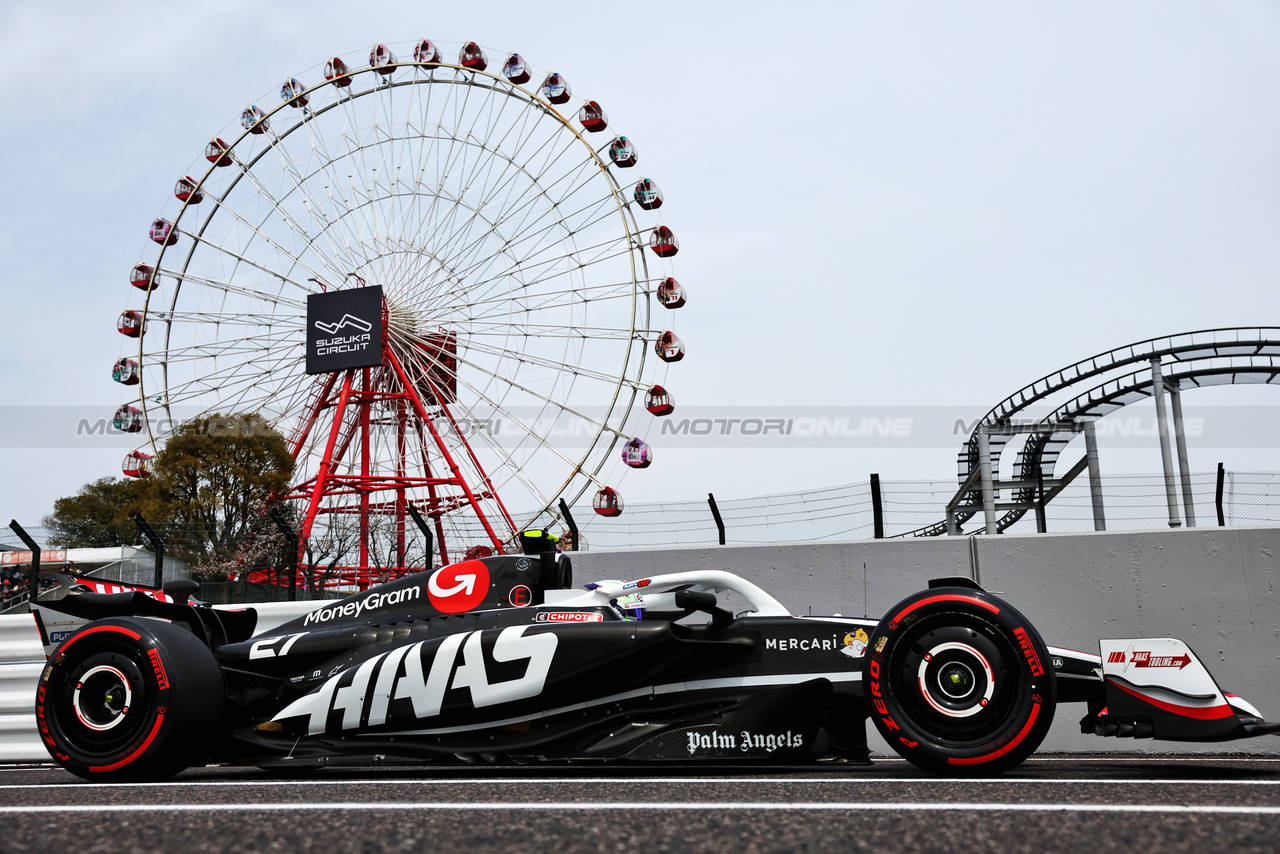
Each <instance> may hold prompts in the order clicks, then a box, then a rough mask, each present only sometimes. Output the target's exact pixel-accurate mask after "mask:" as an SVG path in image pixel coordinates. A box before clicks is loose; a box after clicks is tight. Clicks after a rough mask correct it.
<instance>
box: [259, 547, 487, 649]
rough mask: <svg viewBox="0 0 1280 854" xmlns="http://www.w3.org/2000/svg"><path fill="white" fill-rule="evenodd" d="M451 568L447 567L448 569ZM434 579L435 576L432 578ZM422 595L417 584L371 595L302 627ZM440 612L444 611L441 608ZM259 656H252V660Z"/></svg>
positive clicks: (317, 614)
mask: <svg viewBox="0 0 1280 854" xmlns="http://www.w3.org/2000/svg"><path fill="white" fill-rule="evenodd" d="M482 565H483V564H482ZM448 568H449V567H445V569H448ZM432 577H433V578H434V577H435V576H432ZM421 595H422V586H421V585H418V584H415V585H413V586H412V587H401V588H400V589H399V590H388V591H386V592H385V593H370V594H369V595H368V596H366V597H364V598H363V599H356V600H355V601H352V602H345V603H343V604H339V605H330V606H328V607H327V608H317V609H315V610H314V611H312V612H311V613H309V614H307V616H306V618H305V619H304V620H303V621H302V625H304V626H311V625H317V624H319V623H327V622H329V621H330V620H335V619H340V620H354V619H356V618H358V617H359V616H360V615H361V614H363V613H365V612H366V611H376V610H378V609H379V608H386V607H389V606H392V605H400V604H403V603H405V602H412V601H413V600H414V599H417V598H418V597H419V596H421ZM440 610H444V609H443V608H441V609H440ZM255 657H257V656H253V655H251V656H250V658H255Z"/></svg>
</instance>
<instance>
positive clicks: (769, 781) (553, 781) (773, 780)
mask: <svg viewBox="0 0 1280 854" xmlns="http://www.w3.org/2000/svg"><path fill="white" fill-rule="evenodd" d="M592 783H597V784H600V785H606V786H612V785H617V784H619V783H634V784H652V783H661V784H663V785H681V786H696V785H712V786H714V785H719V784H722V783H734V784H742V783H760V784H762V785H771V786H772V785H778V784H791V783H801V784H810V785H816V784H823V785H825V784H829V783H842V784H849V783H858V784H862V783H895V784H898V783H917V784H918V783H943V784H951V785H955V784H961V785H965V786H1005V785H1018V786H1025V785H1027V784H1033V785H1037V784H1043V785H1048V786H1074V785H1087V786H1280V780H1191V779H1186V778H1180V779H1171V780H1159V779H1156V780H1150V779H1147V780H1116V779H1088V778H1079V779H1076V778H1073V779H1063V780H1043V779H1039V778H1036V777H999V778H996V779H982V778H973V777H699V778H690V777H555V778H550V777H527V778H521V777H512V778H497V777H495V778H493V779H481V778H466V779H462V780H414V779H394V780H191V781H183V780H169V781H167V782H164V783H90V782H87V781H79V782H73V783H32V784H30V785H23V784H21V783H6V784H3V785H0V791H2V790H6V789H17V790H25V789H74V790H77V791H84V790H85V789H86V788H94V789H146V788H169V789H178V788H197V789H203V788H210V789H212V788H219V787H225V788H235V787H237V786H252V787H253V788H255V789H262V788H267V787H270V786H297V787H300V788H301V787H304V786H500V785H502V786H520V785H525V786H547V785H552V786H555V785H584V784H592Z"/></svg>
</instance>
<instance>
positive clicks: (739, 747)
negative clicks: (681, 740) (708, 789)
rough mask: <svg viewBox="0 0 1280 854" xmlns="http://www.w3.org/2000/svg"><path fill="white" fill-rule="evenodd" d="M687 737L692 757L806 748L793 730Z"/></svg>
mask: <svg viewBox="0 0 1280 854" xmlns="http://www.w3.org/2000/svg"><path fill="white" fill-rule="evenodd" d="M685 736H686V737H687V738H688V739H689V755H690V756H693V755H695V754H697V753H699V752H715V753H724V752H726V751H736V752H738V753H754V752H764V753H773V752H774V751H775V750H778V749H781V748H791V749H795V748H800V747H804V738H803V736H801V735H800V734H799V733H794V732H791V730H787V731H786V732H778V733H773V732H770V733H758V732H749V731H747V730H742V731H741V732H737V733H732V732H720V731H719V730H712V731H711V732H691V731H690V732H686V733H685Z"/></svg>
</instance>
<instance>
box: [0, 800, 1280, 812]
mask: <svg viewBox="0 0 1280 854" xmlns="http://www.w3.org/2000/svg"><path fill="white" fill-rule="evenodd" d="M335 810H356V811H362V812H371V811H377V810H385V811H388V812H406V811H417V810H422V811H429V810H435V811H440V812H443V811H451V812H478V811H486V810H487V811H499V810H500V811H503V812H507V811H513V810H514V811H522V812H547V811H549V810H559V811H568V812H616V811H617V810H628V811H633V812H640V811H649V812H681V811H686V812H707V811H715V812H729V811H733V812H749V811H752V810H756V811H762V812H782V811H797V812H805V811H820V812H836V811H844V812H889V811H892V812H902V811H904V810H907V811H916V812H1060V813H1168V814H1179V815H1181V814H1187V813H1195V814H1201V815H1278V816H1280V806H1277V807H1261V806H1260V807H1242V806H1204V805H1192V806H1183V805H1180V804H1168V805H1165V804H1151V805H1143V804H1100V805H1095V804H930V803H866V802H849V803H663V802H651V803H646V802H643V801H640V802H608V803H573V802H557V801H549V802H539V803H483V804H479V803H431V802H422V803H403V802H395V803H385V804H378V803H342V802H337V803H323V804H318V803H304V804H299V803H279V804H263V803H251V804H128V805H115V806H112V805H106V804H103V805H85V804H75V805H71V806H61V807H57V806H25V807H23V806H15V807H0V815H21V814H25V813H57V814H60V815H65V814H69V813H91V814H103V813H157V812H158V813H174V812H193V813H200V812H276V811H280V812H288V813H296V812H301V811H311V812H315V811H324V812H333V811H335Z"/></svg>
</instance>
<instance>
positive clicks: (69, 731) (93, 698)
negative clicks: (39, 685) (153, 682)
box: [51, 650, 153, 759]
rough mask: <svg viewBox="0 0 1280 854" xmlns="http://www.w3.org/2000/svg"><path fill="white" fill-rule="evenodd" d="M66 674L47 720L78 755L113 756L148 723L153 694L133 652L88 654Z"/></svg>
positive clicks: (132, 740) (85, 756) (120, 651)
mask: <svg viewBox="0 0 1280 854" xmlns="http://www.w3.org/2000/svg"><path fill="white" fill-rule="evenodd" d="M65 673H66V676H65V680H66V681H65V682H64V683H63V685H62V688H61V691H60V692H59V694H60V698H61V701H60V702H58V703H54V704H52V706H53V714H52V715H51V723H52V724H53V726H54V727H55V728H56V730H57V734H58V735H59V736H60V737H61V739H62V740H63V741H64V742H65V743H66V744H67V745H68V746H69V747H71V748H72V749H74V750H75V751H76V752H78V753H79V754H80V755H81V756H82V758H86V759H89V758H94V759H97V758H104V757H110V756H114V755H115V754H117V753H118V752H119V751H120V750H121V749H123V748H124V747H126V746H127V745H130V744H132V743H133V742H134V741H135V740H136V739H137V738H138V736H139V734H140V733H142V731H143V730H144V729H145V728H146V727H147V726H148V723H149V719H150V715H149V711H150V707H151V705H152V694H153V692H152V691H151V690H150V688H149V687H148V685H147V682H146V680H145V678H144V676H143V671H142V669H141V668H140V666H139V662H138V661H137V660H136V659H135V657H134V656H133V655H131V654H129V653H128V652H125V651H123V650H99V651H96V652H90V653H89V654H87V655H86V656H85V658H84V659H83V660H81V661H79V662H76V663H73V664H71V666H70V667H69V668H68V669H67V670H66V671H65Z"/></svg>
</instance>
